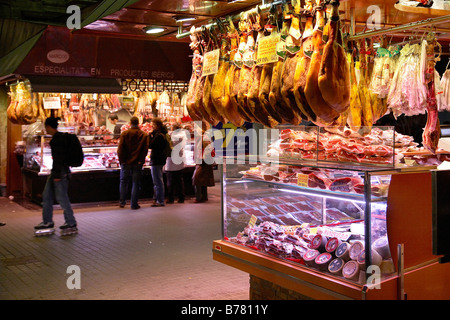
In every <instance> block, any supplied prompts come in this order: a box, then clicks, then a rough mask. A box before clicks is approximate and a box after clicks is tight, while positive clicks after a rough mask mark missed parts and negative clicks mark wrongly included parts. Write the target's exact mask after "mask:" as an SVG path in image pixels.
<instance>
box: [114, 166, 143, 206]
mask: <svg viewBox="0 0 450 320" xmlns="http://www.w3.org/2000/svg"><path fill="white" fill-rule="evenodd" d="M141 177H142V164H122V165H121V166H120V187H119V188H120V199H119V202H120V204H121V205H125V203H126V200H127V194H128V185H129V181H130V178H131V183H132V184H131V207H132V208H137V207H138V199H139V193H140V191H141Z"/></svg>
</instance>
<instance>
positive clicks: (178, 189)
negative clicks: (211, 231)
mask: <svg viewBox="0 0 450 320" xmlns="http://www.w3.org/2000/svg"><path fill="white" fill-rule="evenodd" d="M186 133H187V134H189V132H188V131H187V130H183V129H181V124H179V123H177V122H175V123H174V124H173V125H172V133H171V135H170V138H171V139H172V145H173V151H172V155H171V156H170V157H167V160H166V165H165V167H164V171H165V172H166V176H167V203H173V202H174V200H175V199H174V198H175V193H176V195H177V196H178V203H183V202H184V179H183V169H184V165H185V163H186V156H185V154H184V147H185V146H186V143H187V140H188V135H187V134H186Z"/></svg>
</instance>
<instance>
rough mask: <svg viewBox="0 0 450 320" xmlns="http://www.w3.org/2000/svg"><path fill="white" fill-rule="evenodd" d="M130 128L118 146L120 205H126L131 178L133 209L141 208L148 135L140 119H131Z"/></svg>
mask: <svg viewBox="0 0 450 320" xmlns="http://www.w3.org/2000/svg"><path fill="white" fill-rule="evenodd" d="M130 126H131V127H130V129H128V130H126V131H124V132H122V134H121V135H120V140H119V147H118V148H117V155H118V157H119V163H120V187H119V189H120V199H119V205H120V207H121V208H123V207H125V204H126V198H127V194H128V185H129V181H130V179H131V182H132V184H131V201H130V203H131V209H133V210H136V209H139V208H140V206H139V204H138V200H139V192H140V190H141V177H142V167H143V166H144V162H145V157H146V156H147V153H148V136H147V134H146V133H145V132H144V131H142V130H141V129H140V128H139V119H138V118H137V117H132V118H131V119H130Z"/></svg>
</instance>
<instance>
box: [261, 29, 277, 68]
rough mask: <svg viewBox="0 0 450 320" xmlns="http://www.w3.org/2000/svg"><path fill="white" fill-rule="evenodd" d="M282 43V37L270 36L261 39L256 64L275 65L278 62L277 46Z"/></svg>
mask: <svg viewBox="0 0 450 320" xmlns="http://www.w3.org/2000/svg"><path fill="white" fill-rule="evenodd" d="M279 42H280V35H275V36H273V35H270V36H267V37H261V38H259V40H258V52H257V57H258V58H257V59H256V64H257V65H261V64H266V63H274V62H277V61H278V55H277V45H278V43H279Z"/></svg>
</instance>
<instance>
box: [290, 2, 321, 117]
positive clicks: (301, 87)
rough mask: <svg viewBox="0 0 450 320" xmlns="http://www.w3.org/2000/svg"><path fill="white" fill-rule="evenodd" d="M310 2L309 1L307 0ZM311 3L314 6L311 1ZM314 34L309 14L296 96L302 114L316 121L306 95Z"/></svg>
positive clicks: (295, 74) (299, 63)
mask: <svg viewBox="0 0 450 320" xmlns="http://www.w3.org/2000/svg"><path fill="white" fill-rule="evenodd" d="M307 4H308V1H307ZM309 5H310V6H312V3H311V1H309ZM312 35H313V16H312V14H308V15H307V16H306V22H305V31H304V32H303V36H302V47H301V49H300V52H299V54H298V55H299V57H298V61H297V65H296V68H295V73H294V89H293V90H294V97H295V103H296V104H297V107H298V108H299V109H300V110H301V112H302V114H303V115H304V116H306V117H307V118H308V119H309V120H311V121H313V122H314V121H315V120H316V115H315V113H314V112H313V111H312V110H311V108H310V106H309V104H308V101H307V100H306V97H305V85H306V76H307V75H308V70H309V65H310V63H311V56H312V53H313V46H312Z"/></svg>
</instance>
